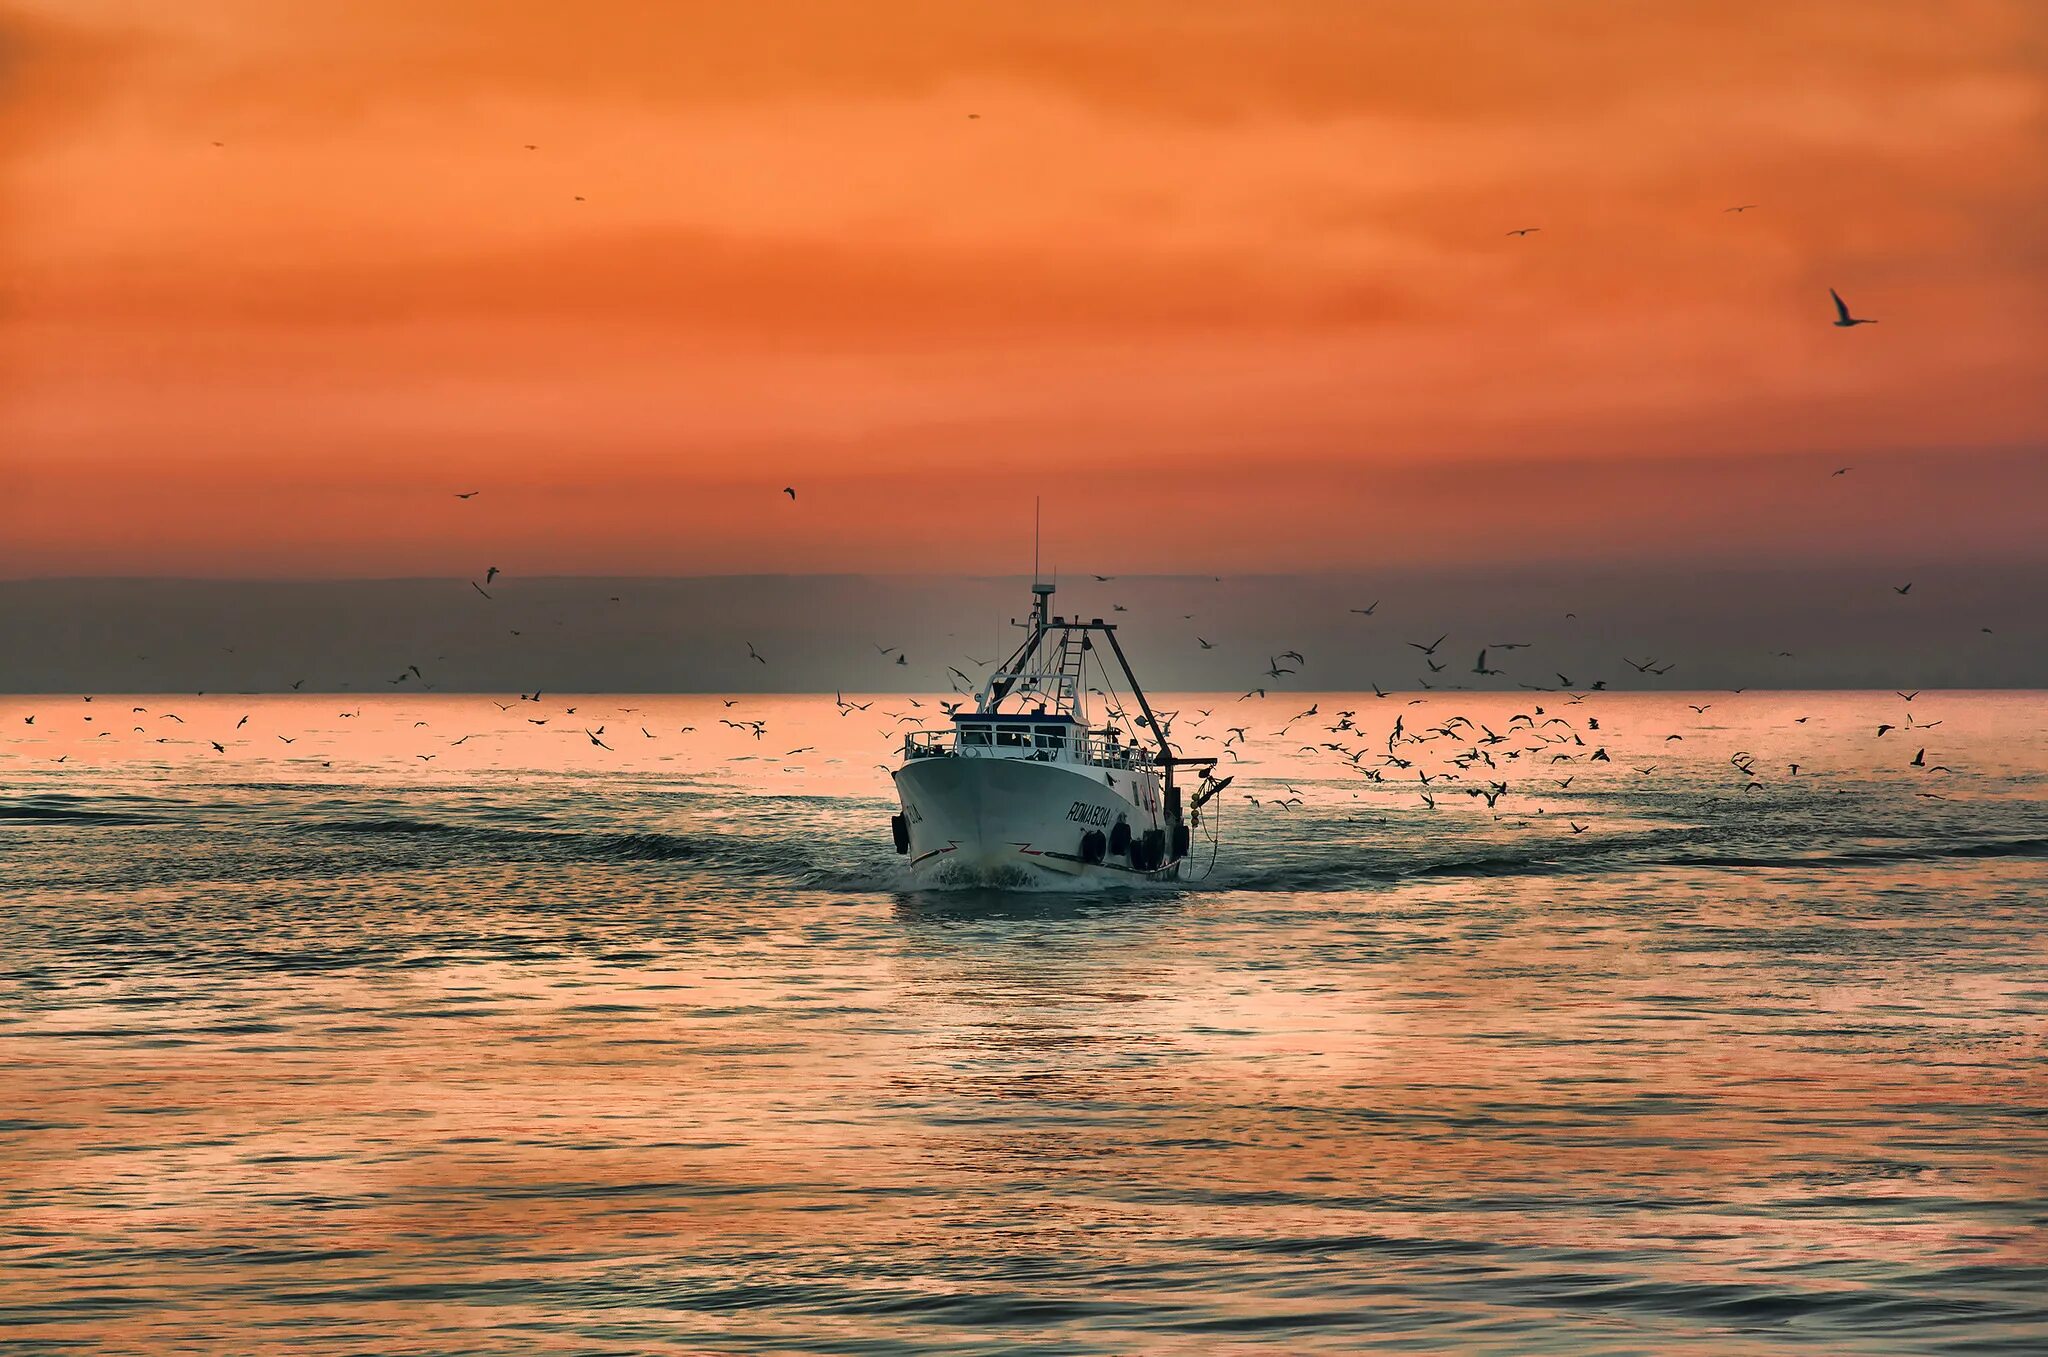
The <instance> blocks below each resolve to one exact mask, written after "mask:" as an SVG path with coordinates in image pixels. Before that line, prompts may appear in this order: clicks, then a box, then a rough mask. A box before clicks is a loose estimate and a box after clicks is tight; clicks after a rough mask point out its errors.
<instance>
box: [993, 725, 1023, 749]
mask: <svg viewBox="0 0 2048 1357" xmlns="http://www.w3.org/2000/svg"><path fill="white" fill-rule="evenodd" d="M996 743H997V744H1001V745H1011V746H1014V747H1022V746H1025V745H1028V744H1030V743H1031V728H1030V727H1029V726H997V727H996Z"/></svg>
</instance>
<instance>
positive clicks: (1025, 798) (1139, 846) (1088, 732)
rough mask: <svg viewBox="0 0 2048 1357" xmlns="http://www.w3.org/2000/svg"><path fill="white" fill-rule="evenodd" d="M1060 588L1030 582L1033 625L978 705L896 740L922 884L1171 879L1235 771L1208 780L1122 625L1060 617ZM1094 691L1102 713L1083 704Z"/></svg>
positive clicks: (898, 773) (901, 822)
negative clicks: (1186, 790)
mask: <svg viewBox="0 0 2048 1357" xmlns="http://www.w3.org/2000/svg"><path fill="white" fill-rule="evenodd" d="M1054 590H1055V586H1054V585H1051V584H1046V583H1041V582H1038V581H1036V580H1034V581H1033V583H1032V586H1031V594H1032V608H1031V615H1030V618H1029V620H1028V621H1024V622H1017V623H1014V624H1013V625H1016V626H1020V627H1023V628H1025V629H1026V633H1027V634H1026V635H1025V638H1024V640H1023V642H1022V643H1021V644H1020V645H1019V646H1018V647H1017V649H1016V651H1015V652H1014V653H1013V654H1011V656H1010V657H1009V658H1008V659H1007V660H1005V661H1003V662H1002V663H1001V664H999V665H997V666H996V667H995V668H994V669H993V670H992V671H990V673H989V675H988V678H987V680H986V681H985V682H984V683H983V684H982V685H981V687H980V689H979V690H978V691H977V692H976V693H975V694H974V702H973V709H972V710H967V709H966V704H965V703H963V704H962V705H961V707H960V708H959V709H956V710H954V711H953V712H952V713H951V714H950V715H951V725H950V727H948V728H946V729H938V730H918V731H913V732H911V733H910V734H909V735H908V736H907V737H906V738H905V740H904V742H903V751H902V766H901V767H899V768H897V769H896V770H895V773H894V774H893V776H894V778H895V782H896V794H897V799H898V800H899V801H900V802H901V804H902V810H901V812H900V813H899V814H897V815H896V816H894V817H893V820H892V823H891V828H892V830H893V831H894V835H895V841H896V851H897V852H898V853H901V854H903V855H905V856H906V857H908V858H909V859H910V874H911V878H912V881H913V883H914V884H916V885H919V886H956V885H957V886H998V887H1018V888H1025V889H1033V888H1039V889H1044V888H1050V889H1067V890H1073V889H1092V888H1099V887H1102V886H1108V885H1118V884H1131V883H1135V882H1141V881H1170V880H1174V879H1176V878H1178V877H1179V876H1180V875H1181V868H1182V865H1183V864H1184V863H1185V862H1187V861H1188V858H1189V853H1190V850H1191V849H1192V848H1193V846H1194V831H1195V829H1196V828H1197V827H1198V826H1199V825H1200V823H1201V818H1202V806H1203V805H1204V804H1205V803H1206V802H1207V801H1208V800H1209V799H1210V798H1211V797H1213V796H1214V795H1215V794H1216V793H1217V792H1219V791H1221V790H1222V789H1223V786H1224V785H1225V784H1226V783H1227V782H1228V781H1229V779H1227V778H1226V779H1222V780H1218V779H1216V778H1215V776H1214V767H1215V763H1216V760H1214V759H1210V758H1188V757H1184V756H1182V755H1181V754H1179V753H1178V752H1176V751H1175V750H1174V748H1173V746H1172V745H1171V743H1170V742H1169V740H1168V730H1167V728H1166V726H1165V725H1163V724H1162V722H1161V721H1160V719H1159V717H1158V716H1157V715H1156V714H1155V713H1154V712H1153V710H1152V705H1151V702H1150V700H1149V699H1147V697H1146V696H1145V690H1144V689H1143V688H1142V687H1140V686H1139V684H1138V679H1137V675H1136V674H1134V673H1132V672H1131V666H1130V661H1129V660H1128V659H1126V658H1125V656H1124V651H1123V646H1122V645H1121V644H1119V643H1118V641H1117V636H1116V633H1117V628H1116V625H1115V624H1114V623H1110V622H1105V621H1103V620H1102V619H1101V618H1099V617H1096V618H1090V619H1088V620H1087V621H1082V620H1081V619H1080V618H1078V617H1073V618H1070V617H1064V616H1057V615H1055V614H1054V613H1053V611H1052V599H1053V593H1054ZM1105 651H1106V652H1107V654H1108V657H1109V658H1110V659H1111V660H1113V661H1114V666H1115V667H1114V668H1113V669H1112V668H1111V667H1110V666H1109V665H1108V664H1106V663H1105V662H1104V653H1105ZM1119 676H1120V678H1119ZM1093 678H1099V679H1100V680H1101V687H1100V688H1099V689H1096V688H1091V686H1090V683H1091V679H1093ZM1097 693H1100V695H1101V696H1102V697H1103V700H1104V719H1103V723H1102V724H1100V725H1097V724H1095V721H1094V719H1093V718H1092V716H1091V704H1090V702H1089V698H1090V697H1091V696H1092V695H1095V694H1097ZM1126 694H1127V696H1126ZM1118 722H1124V723H1126V724H1127V725H1128V727H1129V728H1128V729H1127V728H1126V726H1125V725H1119V724H1117V723H1118ZM1186 768H1194V769H1197V770H1199V772H1198V785H1197V786H1196V787H1195V788H1194V790H1193V793H1192V794H1191V795H1190V796H1188V797H1187V799H1186V801H1185V803H1184V802H1183V799H1182V791H1183V788H1182V786H1181V785H1180V783H1179V782H1177V781H1176V779H1175V773H1176V771H1177V770H1180V769H1186Z"/></svg>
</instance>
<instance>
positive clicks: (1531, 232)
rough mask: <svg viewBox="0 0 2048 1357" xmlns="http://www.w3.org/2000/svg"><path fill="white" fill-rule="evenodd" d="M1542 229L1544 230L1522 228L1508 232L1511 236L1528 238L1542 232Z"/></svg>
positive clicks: (1530, 227) (1539, 228)
mask: <svg viewBox="0 0 2048 1357" xmlns="http://www.w3.org/2000/svg"><path fill="white" fill-rule="evenodd" d="M1542 229H1543V228H1542V227H1540V226H1521V227H1517V228H1516V229H1514V230H1512V231H1510V232H1508V234H1509V235H1511V236H1528V235H1534V234H1535V233H1536V232H1538V231H1541V230H1542Z"/></svg>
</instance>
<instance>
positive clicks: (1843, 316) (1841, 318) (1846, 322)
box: [1828, 288, 1877, 330]
mask: <svg viewBox="0 0 2048 1357" xmlns="http://www.w3.org/2000/svg"><path fill="white" fill-rule="evenodd" d="M1828 295H1829V296H1830V297H1833V298H1834V299H1835V324H1836V325H1837V326H1838V327H1840V328H1842V329H1844V330H1846V329H1848V328H1849V327H1850V326H1852V325H1875V324H1877V322H1876V321H1874V320H1868V319H1865V318H1863V317H1860V316H1852V315H1850V314H1849V303H1847V302H1845V301H1843V300H1842V294H1841V293H1839V292H1837V291H1835V290H1834V289H1833V288H1829V289H1828Z"/></svg>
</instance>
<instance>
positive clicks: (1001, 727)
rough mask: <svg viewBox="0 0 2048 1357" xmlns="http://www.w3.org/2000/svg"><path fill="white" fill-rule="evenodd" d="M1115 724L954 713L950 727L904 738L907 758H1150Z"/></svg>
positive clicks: (1132, 762)
mask: <svg viewBox="0 0 2048 1357" xmlns="http://www.w3.org/2000/svg"><path fill="white" fill-rule="evenodd" d="M1120 734H1121V733H1120V732H1118V731H1117V730H1115V729H1114V728H1104V729H1101V730H1089V729H1087V728H1085V727H1083V726H1082V725H1081V723H1080V722H1079V721H1077V720H1075V719H1074V718H1073V717H1072V716H1069V715H1067V714H1065V713H1063V712H1061V713H1052V712H1046V713H1030V714H1026V713H1021V712H956V713H954V716H953V728H952V729H951V730H920V731H914V732H912V733H911V735H910V736H909V737H908V738H907V739H906V740H905V741H904V742H903V757H905V758H906V759H918V758H931V757H934V756H939V757H945V756H954V757H960V758H997V759H1006V758H1007V759H1037V760H1040V761H1043V762H1051V763H1080V764H1089V765H1093V766H1096V767H1105V768H1132V767H1136V766H1138V765H1141V764H1149V763H1151V762H1152V755H1151V753H1150V752H1149V751H1148V750H1146V749H1144V748H1142V747H1141V746H1139V745H1138V744H1137V743H1136V742H1135V741H1134V742H1131V743H1128V744H1126V743H1125V742H1124V741H1123V740H1122V739H1121V738H1120Z"/></svg>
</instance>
